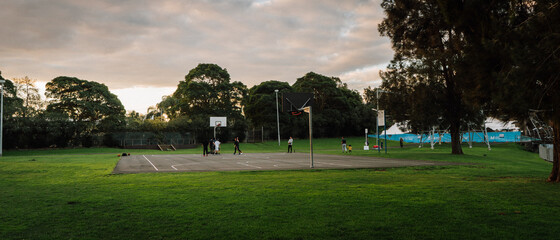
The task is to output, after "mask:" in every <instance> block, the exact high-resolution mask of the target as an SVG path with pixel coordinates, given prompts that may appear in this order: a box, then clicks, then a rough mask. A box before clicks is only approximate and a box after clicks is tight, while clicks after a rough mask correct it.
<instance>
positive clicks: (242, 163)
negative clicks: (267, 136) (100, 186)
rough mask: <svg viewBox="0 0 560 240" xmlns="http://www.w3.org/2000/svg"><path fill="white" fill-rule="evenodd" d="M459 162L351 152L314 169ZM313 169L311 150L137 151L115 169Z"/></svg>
mask: <svg viewBox="0 0 560 240" xmlns="http://www.w3.org/2000/svg"><path fill="white" fill-rule="evenodd" d="M436 165H457V163H450V162H431V161H418V160H403V159H386V158H377V157H363V156H351V155H326V154H314V169H349V168H389V167H407V166H436ZM297 169H310V161H309V154H308V153H307V154H306V153H246V154H243V155H233V154H221V155H210V156H208V157H203V156H202V155H201V154H176V155H133V156H125V157H121V159H120V161H119V162H118V163H117V166H116V167H115V169H114V170H113V173H146V172H204V171H261V170H297Z"/></svg>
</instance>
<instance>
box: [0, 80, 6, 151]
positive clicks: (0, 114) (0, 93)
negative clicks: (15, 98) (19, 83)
mask: <svg viewBox="0 0 560 240" xmlns="http://www.w3.org/2000/svg"><path fill="white" fill-rule="evenodd" d="M4 81H5V80H0V98H1V100H0V157H2V147H3V142H2V140H3V139H2V136H3V135H4V132H3V131H2V130H3V129H4Z"/></svg>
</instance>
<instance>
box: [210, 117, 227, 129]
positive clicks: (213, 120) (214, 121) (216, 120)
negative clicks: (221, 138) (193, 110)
mask: <svg viewBox="0 0 560 240" xmlns="http://www.w3.org/2000/svg"><path fill="white" fill-rule="evenodd" d="M218 123H219V124H220V127H227V117H210V127H216V125H217V124H218Z"/></svg>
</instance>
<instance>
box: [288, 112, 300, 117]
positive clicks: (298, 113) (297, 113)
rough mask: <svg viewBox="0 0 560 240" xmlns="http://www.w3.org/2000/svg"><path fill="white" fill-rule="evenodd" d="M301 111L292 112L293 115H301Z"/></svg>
mask: <svg viewBox="0 0 560 240" xmlns="http://www.w3.org/2000/svg"><path fill="white" fill-rule="evenodd" d="M301 113H302V112H301V111H291V112H290V114H292V116H299V115H301Z"/></svg>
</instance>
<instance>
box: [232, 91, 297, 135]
mask: <svg viewBox="0 0 560 240" xmlns="http://www.w3.org/2000/svg"><path fill="white" fill-rule="evenodd" d="M274 90H278V104H279V106H278V107H279V109H281V108H282V99H281V97H282V93H284V92H291V91H292V87H291V86H290V84H288V83H287V82H280V81H275V80H271V81H265V82H261V83H260V84H259V85H255V86H253V87H252V88H251V89H249V93H248V94H247V96H246V97H245V99H244V100H243V105H244V106H245V109H244V113H245V117H246V118H247V120H249V122H250V123H251V125H252V126H253V127H257V128H259V129H260V128H261V127H263V128H266V130H267V131H268V132H269V133H270V136H269V137H272V136H276V133H277V129H276V128H277V126H276V125H277V124H276V117H277V116H276V99H275V98H276V93H275V92H274ZM279 118H280V119H279V120H280V124H281V126H289V122H290V118H289V116H288V115H287V114H282V113H281V114H280V115H279ZM280 130H281V131H282V136H284V137H286V138H287V137H288V136H287V135H286V134H288V135H290V134H292V133H291V131H289V130H290V129H288V128H286V127H280Z"/></svg>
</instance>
